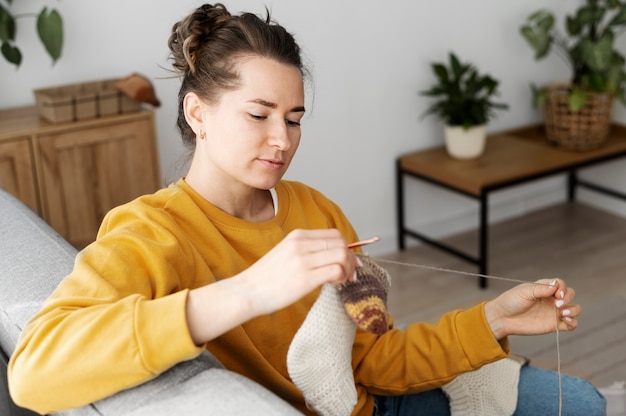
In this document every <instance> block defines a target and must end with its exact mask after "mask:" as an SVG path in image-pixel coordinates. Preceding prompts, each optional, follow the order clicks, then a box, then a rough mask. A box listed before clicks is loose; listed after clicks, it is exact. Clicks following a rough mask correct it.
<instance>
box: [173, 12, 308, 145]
mask: <svg viewBox="0 0 626 416" xmlns="http://www.w3.org/2000/svg"><path fill="white" fill-rule="evenodd" d="M266 12H267V17H266V18H265V20H263V19H261V18H260V17H258V16H256V15H254V14H252V13H242V14H241V15H238V16H235V15H231V14H230V13H229V12H228V10H226V7H225V6H224V5H223V4H220V3H216V4H215V5H211V4H204V5H202V6H200V7H198V8H197V9H196V10H194V11H193V12H192V13H191V14H190V15H188V16H187V17H185V18H184V19H182V20H181V21H179V22H177V23H176V24H175V25H174V27H173V28H172V34H171V35H170V38H169V41H168V45H169V48H170V60H171V61H172V66H173V67H174V70H175V72H176V73H178V75H179V76H180V77H181V78H182V84H181V87H180V91H179V92H178V120H177V126H178V129H179V130H180V132H181V135H182V138H183V143H184V144H185V145H186V146H187V147H189V148H191V149H193V148H195V142H196V136H195V134H194V132H193V131H192V130H191V127H189V125H188V124H187V121H186V120H185V114H184V111H183V100H184V98H185V96H186V95H187V93H189V92H195V93H196V94H198V95H199V96H200V97H202V98H203V99H204V100H206V101H207V102H208V103H212V104H215V103H217V102H218V101H219V98H220V96H221V93H222V92H223V91H224V90H227V89H233V88H236V87H237V86H238V82H239V76H238V74H237V71H236V63H237V62H236V61H237V59H238V58H240V57H242V56H244V55H257V56H262V57H266V58H271V59H273V60H276V61H277V62H280V63H284V64H287V65H293V66H294V67H296V68H298V69H299V70H300V73H301V74H302V75H303V76H304V74H305V69H304V67H303V64H302V59H301V57H300V47H299V46H298V44H297V43H296V41H295V39H294V37H293V36H292V35H291V34H290V33H288V32H287V31H286V30H285V29H284V28H283V27H282V26H280V25H278V24H277V23H275V22H273V21H272V20H271V18H270V13H269V11H267V10H266Z"/></svg>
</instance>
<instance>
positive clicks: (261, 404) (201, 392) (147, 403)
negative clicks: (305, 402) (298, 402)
mask: <svg viewBox="0 0 626 416" xmlns="http://www.w3.org/2000/svg"><path fill="white" fill-rule="evenodd" d="M88 407H90V408H91V409H87V408H83V409H76V410H73V411H70V412H68V413H63V415H64V416H65V415H66V416H85V415H92V414H98V415H103V416H107V415H111V416H113V415H123V416H155V415H156V416H160V415H162V416H166V415H175V414H181V415H200V414H202V415H205V414H206V415H250V414H254V415H260V416H291V415H301V413H299V412H298V411H297V410H296V409H295V408H293V407H292V406H290V405H289V404H288V403H287V402H285V401H284V400H282V399H281V398H279V397H278V396H276V395H275V394H274V393H272V392H270V391H269V390H267V389H265V388H264V387H262V386H261V385H259V384H257V383H255V382H253V381H251V380H250V379H248V378H245V377H243V376H241V375H239V374H236V373H234V372H232V371H229V370H226V369H224V368H223V366H222V365H221V364H220V363H219V362H218V361H217V360H216V359H215V358H214V357H213V356H212V355H211V354H209V353H208V352H203V353H202V354H201V355H200V356H199V357H198V358H196V359H194V360H190V361H186V362H182V363H179V364H178V365H176V366H174V367H172V368H171V369H170V370H168V371H166V372H164V373H163V374H161V375H160V376H159V377H157V378H156V379H154V380H152V381H149V382H147V383H144V384H142V385H140V386H137V387H135V388H132V389H129V390H125V391H122V392H120V393H118V394H116V395H113V396H111V397H108V398H106V399H103V400H100V401H98V402H96V403H93V404H91V405H90V406H88ZM91 410H94V413H91Z"/></svg>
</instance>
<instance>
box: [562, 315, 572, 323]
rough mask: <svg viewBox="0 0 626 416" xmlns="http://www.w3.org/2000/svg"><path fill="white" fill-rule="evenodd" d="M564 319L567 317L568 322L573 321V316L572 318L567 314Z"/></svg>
mask: <svg viewBox="0 0 626 416" xmlns="http://www.w3.org/2000/svg"><path fill="white" fill-rule="evenodd" d="M563 319H565V320H566V321H567V322H572V318H570V317H569V316H566V317H565V318H563Z"/></svg>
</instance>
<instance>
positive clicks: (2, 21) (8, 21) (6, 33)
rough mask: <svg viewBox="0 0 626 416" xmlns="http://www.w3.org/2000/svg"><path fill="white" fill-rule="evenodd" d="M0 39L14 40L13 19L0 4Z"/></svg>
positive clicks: (4, 40) (5, 40)
mask: <svg viewBox="0 0 626 416" xmlns="http://www.w3.org/2000/svg"><path fill="white" fill-rule="evenodd" d="M0 40H1V41H2V42H8V41H11V40H15V19H14V18H13V16H11V14H10V13H9V12H8V11H6V10H5V9H4V8H3V7H2V5H0Z"/></svg>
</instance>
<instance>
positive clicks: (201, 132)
mask: <svg viewBox="0 0 626 416" xmlns="http://www.w3.org/2000/svg"><path fill="white" fill-rule="evenodd" d="M198 136H199V137H200V140H204V130H200V134H199V135H198Z"/></svg>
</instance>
